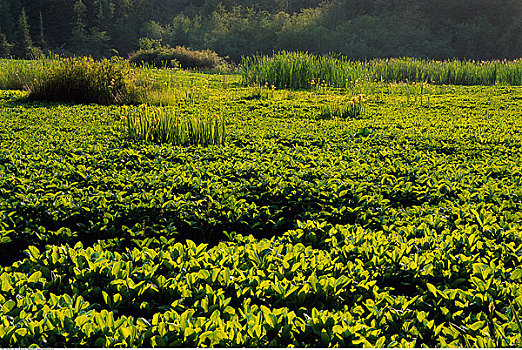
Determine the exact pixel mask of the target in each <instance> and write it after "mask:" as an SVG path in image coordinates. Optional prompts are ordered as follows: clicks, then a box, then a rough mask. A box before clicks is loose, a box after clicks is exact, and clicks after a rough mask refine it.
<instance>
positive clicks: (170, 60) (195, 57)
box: [129, 46, 229, 71]
mask: <svg viewBox="0 0 522 350" xmlns="http://www.w3.org/2000/svg"><path fill="white" fill-rule="evenodd" d="M129 60H130V61H131V62H133V63H137V64H143V63H147V64H150V65H152V66H154V67H159V68H165V67H166V68H178V67H181V68H188V69H200V70H225V71H226V70H229V65H228V64H227V62H226V61H225V60H224V59H223V58H221V57H219V55H218V54H217V53H215V52H214V51H211V50H203V51H197V50H191V49H188V48H185V47H183V46H177V47H175V48H169V47H156V48H150V49H141V50H139V51H137V52H134V53H132V54H131V55H130V56H129Z"/></svg>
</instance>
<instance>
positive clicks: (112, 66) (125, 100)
mask: <svg viewBox="0 0 522 350" xmlns="http://www.w3.org/2000/svg"><path fill="white" fill-rule="evenodd" d="M136 84H137V82H136V77H135V74H134V72H133V69H132V67H131V66H130V64H129V63H128V62H127V61H124V60H118V59H112V60H107V59H103V60H101V61H95V60H93V59H92V58H87V57H82V58H63V59H59V60H57V61H56V62H55V64H53V65H52V66H51V68H50V69H49V70H48V71H46V72H44V75H43V76H42V77H40V78H39V79H37V80H36V81H34V82H33V83H32V84H31V85H30V87H29V96H28V98H29V100H30V101H62V102H73V103H99V104H104V105H108V104H134V103H138V102H139V101H140V93H139V91H138V87H137V85H136Z"/></svg>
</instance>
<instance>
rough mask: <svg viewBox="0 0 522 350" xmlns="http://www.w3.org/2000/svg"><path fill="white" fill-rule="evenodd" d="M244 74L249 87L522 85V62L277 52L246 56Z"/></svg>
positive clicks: (243, 78)
mask: <svg viewBox="0 0 522 350" xmlns="http://www.w3.org/2000/svg"><path fill="white" fill-rule="evenodd" d="M240 72H241V76H242V82H243V84H244V85H263V84H269V85H273V86H276V87H278V88H289V89H308V88H313V87H315V86H317V84H324V85H327V86H329V87H337V88H342V87H348V86H349V85H352V84H353V82H354V81H356V80H363V81H368V82H370V81H377V82H406V81H409V82H428V83H430V84H436V85H443V84H446V85H494V84H502V85H522V60H516V61H483V62H475V61H460V60H448V61H433V60H419V59H414V58H392V59H377V60H371V61H367V62H360V61H351V60H349V59H347V58H346V57H334V56H332V55H325V56H315V55H311V54H308V53H306V52H287V51H282V52H279V53H276V54H274V55H273V56H259V55H258V56H253V57H247V58H244V59H243V61H242V64H241V68H240Z"/></svg>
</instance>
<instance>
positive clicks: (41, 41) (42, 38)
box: [37, 11, 47, 50]
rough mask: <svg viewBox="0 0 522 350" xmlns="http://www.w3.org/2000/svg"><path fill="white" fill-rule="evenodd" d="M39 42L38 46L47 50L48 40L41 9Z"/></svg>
mask: <svg viewBox="0 0 522 350" xmlns="http://www.w3.org/2000/svg"><path fill="white" fill-rule="evenodd" d="M37 43H38V46H40V48H41V49H42V50H45V49H46V48H47V42H46V41H45V35H44V23H43V16H42V11H40V17H39V19H38V37H37Z"/></svg>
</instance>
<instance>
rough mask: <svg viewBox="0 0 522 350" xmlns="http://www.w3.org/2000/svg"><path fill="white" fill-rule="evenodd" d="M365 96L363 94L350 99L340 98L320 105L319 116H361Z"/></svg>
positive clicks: (326, 117)
mask: <svg viewBox="0 0 522 350" xmlns="http://www.w3.org/2000/svg"><path fill="white" fill-rule="evenodd" d="M364 102H365V98H364V96H362V95H358V96H355V97H353V98H351V99H349V100H344V99H339V100H335V101H333V102H329V103H326V104H324V105H321V106H320V110H319V117H320V118H323V119H331V118H342V119H346V118H359V117H361V116H362V114H363V108H364Z"/></svg>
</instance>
